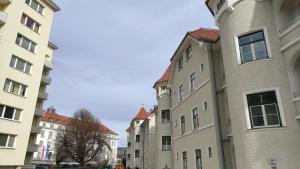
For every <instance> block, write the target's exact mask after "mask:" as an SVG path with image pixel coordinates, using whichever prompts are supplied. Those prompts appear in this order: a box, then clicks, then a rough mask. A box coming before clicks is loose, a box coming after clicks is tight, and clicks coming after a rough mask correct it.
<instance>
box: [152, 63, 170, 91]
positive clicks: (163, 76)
mask: <svg viewBox="0 0 300 169" xmlns="http://www.w3.org/2000/svg"><path fill="white" fill-rule="evenodd" d="M170 67H171V65H170V66H168V68H167V69H166V70H165V72H164V74H163V75H162V76H161V77H160V79H158V80H157V81H156V82H155V84H154V86H155V85H156V84H157V83H161V82H166V81H168V80H169V76H170Z"/></svg>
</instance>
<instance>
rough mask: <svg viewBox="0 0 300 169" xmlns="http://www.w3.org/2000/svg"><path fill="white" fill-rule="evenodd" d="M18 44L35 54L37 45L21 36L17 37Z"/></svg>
mask: <svg viewBox="0 0 300 169" xmlns="http://www.w3.org/2000/svg"><path fill="white" fill-rule="evenodd" d="M16 44H17V45H19V46H21V47H22V48H24V49H26V50H29V51H30V52H32V53H35V48H36V43H35V42H33V41H31V40H29V39H28V38H26V37H24V36H23V35H21V34H18V35H17V39H16Z"/></svg>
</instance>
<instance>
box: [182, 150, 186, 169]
mask: <svg viewBox="0 0 300 169" xmlns="http://www.w3.org/2000/svg"><path fill="white" fill-rule="evenodd" d="M182 168H183V169H187V152H186V151H184V152H182Z"/></svg>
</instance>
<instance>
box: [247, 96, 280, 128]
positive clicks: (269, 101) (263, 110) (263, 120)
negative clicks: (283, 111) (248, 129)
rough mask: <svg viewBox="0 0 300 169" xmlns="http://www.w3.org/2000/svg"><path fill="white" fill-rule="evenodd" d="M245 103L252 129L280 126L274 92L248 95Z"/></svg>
mask: <svg viewBox="0 0 300 169" xmlns="http://www.w3.org/2000/svg"><path fill="white" fill-rule="evenodd" d="M247 102H248V108H249V113H250V119H251V125H252V128H261V127H280V126H282V124H281V118H280V113H279V107H278V102H277V97H276V92H275V91H270V92H263V93H256V94H249V95H247Z"/></svg>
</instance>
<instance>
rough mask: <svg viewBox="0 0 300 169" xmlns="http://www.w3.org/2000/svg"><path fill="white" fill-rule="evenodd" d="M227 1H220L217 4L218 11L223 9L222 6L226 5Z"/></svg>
mask: <svg viewBox="0 0 300 169" xmlns="http://www.w3.org/2000/svg"><path fill="white" fill-rule="evenodd" d="M224 3H225V0H220V1H219V2H218V4H217V9H218V10H220V9H221V8H222V6H223V5H224Z"/></svg>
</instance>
